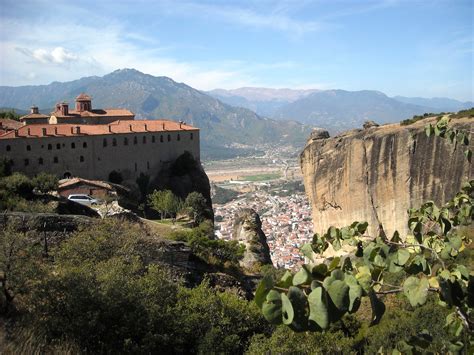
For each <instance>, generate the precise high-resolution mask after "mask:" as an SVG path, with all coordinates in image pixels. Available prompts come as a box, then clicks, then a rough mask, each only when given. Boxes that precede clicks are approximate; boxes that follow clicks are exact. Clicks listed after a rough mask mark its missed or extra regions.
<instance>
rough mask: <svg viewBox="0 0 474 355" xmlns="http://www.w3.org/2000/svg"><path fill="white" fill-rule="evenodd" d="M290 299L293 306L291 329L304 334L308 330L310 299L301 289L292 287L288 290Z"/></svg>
mask: <svg viewBox="0 0 474 355" xmlns="http://www.w3.org/2000/svg"><path fill="white" fill-rule="evenodd" d="M288 299H289V300H290V302H291V304H292V306H293V312H294V317H293V322H292V323H291V325H290V326H291V329H293V330H294V331H297V332H302V331H305V330H307V329H308V314H307V308H308V307H307V306H308V299H307V298H306V296H305V294H304V293H303V291H301V289H300V288H299V287H295V286H291V287H290V289H289V290H288Z"/></svg>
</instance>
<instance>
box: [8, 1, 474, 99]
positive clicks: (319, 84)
mask: <svg viewBox="0 0 474 355" xmlns="http://www.w3.org/2000/svg"><path fill="white" fill-rule="evenodd" d="M473 17H474V9H473V1H472V0H466V1H462V0H446V1H443V0H423V1H416V0H377V1H368V0H315V1H306V0H291V1H272V0H259V1H171V0H170V1H146V0H142V1H140V0H137V1H123V0H118V1H117V0H116V1H97V0H96V1H57V0H55V1H54V2H53V1H18V0H14V1H11V0H1V1H0V21H1V22H0V49H1V57H0V85H13V86H17V85H28V84H48V83H50V82H52V81H69V80H73V79H78V78H80V77H83V76H89V75H104V74H106V73H109V72H111V71H113V70H115V69H120V68H136V69H138V70H140V71H143V72H145V73H149V74H152V75H166V76H169V77H171V78H172V79H174V80H176V81H179V82H185V83H186V84H189V85H191V86H193V87H195V88H197V89H202V90H209V89H214V88H226V89H231V88H237V87H242V86H262V87H275V88H279V87H288V88H319V89H346V90H361V89H373V90H380V91H383V92H385V93H387V94H388V95H391V96H392V95H404V96H422V97H434V96H445V97H451V98H456V99H460V100H473V99H474V98H473V72H474V62H473V48H474V44H473V38H474V34H473V21H474V20H473Z"/></svg>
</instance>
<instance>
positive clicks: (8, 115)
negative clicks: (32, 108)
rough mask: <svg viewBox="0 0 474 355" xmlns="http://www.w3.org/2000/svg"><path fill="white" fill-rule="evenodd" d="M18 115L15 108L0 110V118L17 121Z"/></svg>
mask: <svg viewBox="0 0 474 355" xmlns="http://www.w3.org/2000/svg"><path fill="white" fill-rule="evenodd" d="M20 117H21V116H20V115H19V114H17V113H16V112H15V110H7V111H2V112H0V118H6V119H9V120H14V121H19V120H20Z"/></svg>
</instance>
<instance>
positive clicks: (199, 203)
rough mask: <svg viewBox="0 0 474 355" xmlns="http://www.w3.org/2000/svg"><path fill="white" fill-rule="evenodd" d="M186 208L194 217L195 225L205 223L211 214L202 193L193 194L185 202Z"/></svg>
mask: <svg viewBox="0 0 474 355" xmlns="http://www.w3.org/2000/svg"><path fill="white" fill-rule="evenodd" d="M184 207H185V208H186V209H187V210H188V211H189V213H190V215H191V216H192V218H193V223H194V225H198V224H199V223H201V222H203V221H204V219H205V216H206V215H208V214H209V211H208V210H209V207H207V201H206V199H205V198H204V196H203V195H202V194H201V193H200V192H196V191H194V192H191V193H190V194H189V195H188V196H187V197H186V200H185V201H184Z"/></svg>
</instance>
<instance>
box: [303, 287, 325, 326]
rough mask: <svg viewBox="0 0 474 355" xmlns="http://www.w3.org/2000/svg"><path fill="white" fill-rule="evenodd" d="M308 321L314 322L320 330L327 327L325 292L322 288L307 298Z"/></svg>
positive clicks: (318, 288)
mask: <svg viewBox="0 0 474 355" xmlns="http://www.w3.org/2000/svg"><path fill="white" fill-rule="evenodd" d="M308 303H309V319H310V320H312V321H314V322H315V323H316V324H317V325H318V326H319V327H320V328H321V329H327V328H328V327H329V314H328V305H327V296H326V292H325V290H324V289H323V288H322V287H317V288H315V289H314V290H313V291H311V293H310V294H309V296H308Z"/></svg>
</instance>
